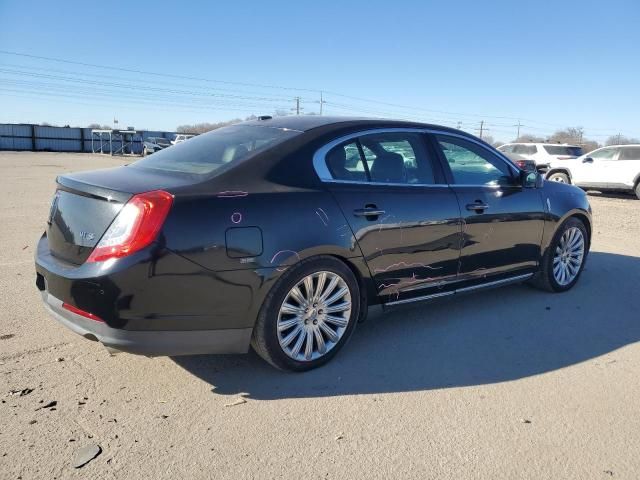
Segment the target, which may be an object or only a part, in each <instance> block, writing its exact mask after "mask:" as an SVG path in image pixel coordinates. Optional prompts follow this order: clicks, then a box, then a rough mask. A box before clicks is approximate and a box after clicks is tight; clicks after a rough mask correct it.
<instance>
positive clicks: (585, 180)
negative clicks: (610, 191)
mask: <svg viewBox="0 0 640 480" xmlns="http://www.w3.org/2000/svg"><path fill="white" fill-rule="evenodd" d="M619 151H620V149H619V148H618V147H605V148H600V149H599V150H595V151H593V152H591V153H588V154H586V155H582V156H581V157H578V158H576V159H575V160H570V161H571V162H572V163H573V165H572V167H571V182H572V183H573V184H575V185H579V186H585V187H588V186H592V187H599V186H605V185H606V184H607V183H608V182H609V180H608V177H609V171H608V169H609V168H611V165H612V162H613V161H615V160H617V158H618V155H619Z"/></svg>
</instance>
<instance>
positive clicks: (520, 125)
mask: <svg viewBox="0 0 640 480" xmlns="http://www.w3.org/2000/svg"><path fill="white" fill-rule="evenodd" d="M514 127H518V135H517V136H516V139H518V138H520V127H524V125H522V123H520V119H518V124H517V125H514Z"/></svg>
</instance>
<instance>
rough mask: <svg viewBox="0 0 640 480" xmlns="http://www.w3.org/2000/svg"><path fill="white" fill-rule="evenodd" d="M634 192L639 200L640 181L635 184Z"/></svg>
mask: <svg viewBox="0 0 640 480" xmlns="http://www.w3.org/2000/svg"><path fill="white" fill-rule="evenodd" d="M635 192H636V197H638V200H640V182H638V183H637V184H636V189H635Z"/></svg>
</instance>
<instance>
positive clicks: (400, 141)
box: [359, 132, 435, 184]
mask: <svg viewBox="0 0 640 480" xmlns="http://www.w3.org/2000/svg"><path fill="white" fill-rule="evenodd" d="M359 140H360V144H361V145H362V149H363V153H364V156H365V159H366V162H367V168H368V170H369V175H370V178H371V181H372V182H374V183H408V184H433V183H435V175H434V173H433V167H432V163H431V161H430V159H429V157H428V155H427V151H426V147H425V143H424V140H423V137H422V135H420V134H418V133H409V132H407V133H404V132H399V133H398V132H392V133H377V134H372V135H364V136H362V137H360V138H359Z"/></svg>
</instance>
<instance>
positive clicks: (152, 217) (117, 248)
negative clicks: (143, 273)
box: [87, 190, 173, 262]
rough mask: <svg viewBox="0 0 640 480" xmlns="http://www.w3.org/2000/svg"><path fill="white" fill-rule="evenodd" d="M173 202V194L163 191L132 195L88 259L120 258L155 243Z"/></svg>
mask: <svg viewBox="0 0 640 480" xmlns="http://www.w3.org/2000/svg"><path fill="white" fill-rule="evenodd" d="M172 203H173V195H171V194H170V193H167V192H165V191H162V190H154V191H152V192H146V193H140V194H138V195H135V196H134V197H132V198H131V199H130V200H129V201H128V202H127V203H126V205H125V206H124V207H122V210H120V213H118V216H117V217H116V218H115V220H114V221H113V223H111V225H110V226H109V228H108V229H107V231H106V232H105V233H104V235H103V236H102V238H101V239H100V242H98V245H96V247H95V248H94V249H93V252H91V255H90V256H89V258H88V259H87V262H103V261H105V260H109V259H111V258H121V257H125V256H127V255H131V254H132V253H134V252H137V251H138V250H141V249H143V248H144V247H146V246H148V245H149V244H150V243H151V242H153V241H154V240H155V239H156V237H157V235H158V232H159V231H160V229H161V228H162V224H163V223H164V221H165V219H166V218H167V214H168V213H169V210H170V209H171V204H172Z"/></svg>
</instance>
